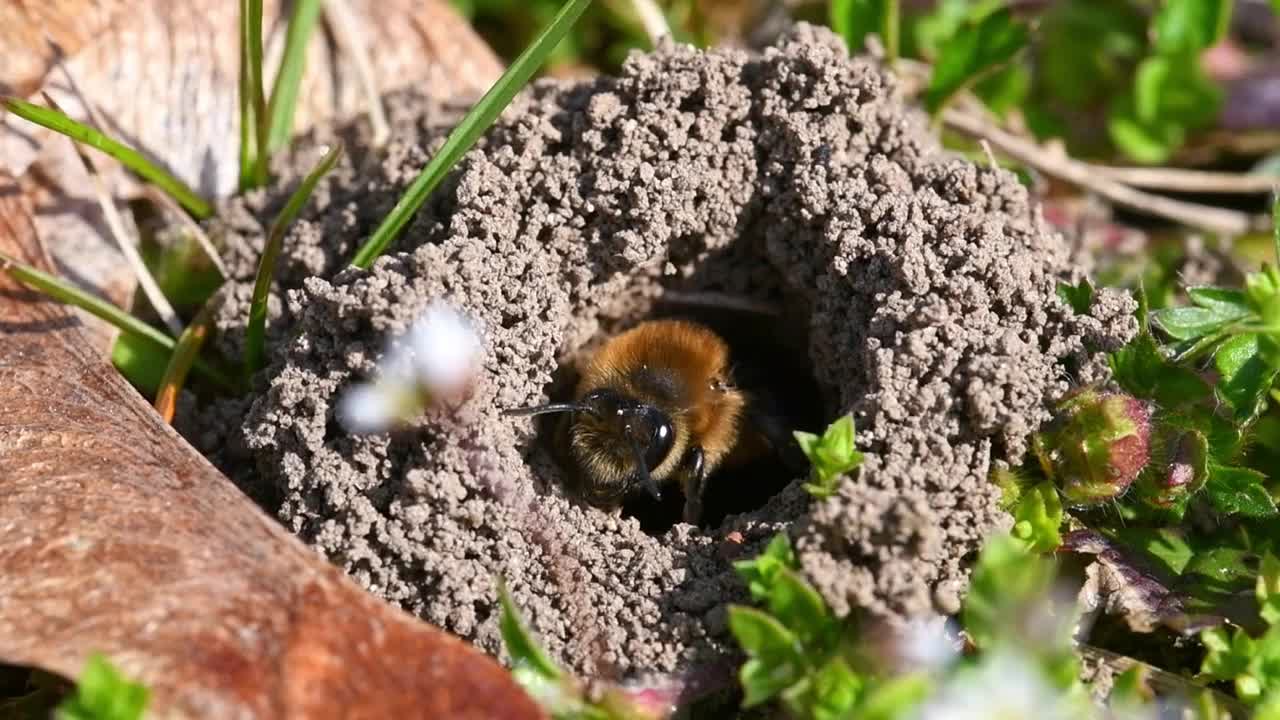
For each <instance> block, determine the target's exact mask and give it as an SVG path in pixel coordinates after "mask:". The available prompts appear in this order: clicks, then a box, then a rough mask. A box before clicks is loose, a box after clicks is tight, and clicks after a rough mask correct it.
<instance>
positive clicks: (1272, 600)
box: [1255, 553, 1280, 626]
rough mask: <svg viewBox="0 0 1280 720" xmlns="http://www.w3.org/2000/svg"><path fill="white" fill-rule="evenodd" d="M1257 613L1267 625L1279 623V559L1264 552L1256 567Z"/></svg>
mask: <svg viewBox="0 0 1280 720" xmlns="http://www.w3.org/2000/svg"><path fill="white" fill-rule="evenodd" d="M1255 592H1256V594H1257V597H1258V614H1259V615H1261V616H1262V619H1263V620H1265V621H1266V622H1267V624H1268V625H1272V626H1277V625H1280V560H1277V559H1276V556H1275V555H1272V554H1271V553H1266V554H1264V555H1263V556H1262V564H1261V566H1260V567H1259V568H1258V586H1257V589H1256V591H1255Z"/></svg>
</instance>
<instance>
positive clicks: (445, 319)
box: [407, 302, 482, 395]
mask: <svg viewBox="0 0 1280 720" xmlns="http://www.w3.org/2000/svg"><path fill="white" fill-rule="evenodd" d="M407 340H408V342H407V346H408V348H409V349H410V351H411V352H412V353H413V372H414V376H415V378H416V379H417V381H418V384H419V385H421V386H422V387H423V388H424V389H425V390H427V392H428V393H430V394H433V395H450V394H453V393H454V392H456V391H457V390H458V389H459V388H461V387H464V386H466V385H469V384H470V383H471V381H472V379H473V378H474V377H475V374H476V370H477V369H478V368H479V366H480V352H481V349H482V348H481V344H480V336H479V335H478V334H477V333H476V331H475V328H473V327H472V326H471V323H470V322H469V321H468V320H467V318H465V317H464V316H462V315H461V314H460V313H458V312H457V311H456V310H454V309H453V308H451V307H449V306H448V305H446V304H444V303H440V302H436V303H432V304H431V306H430V307H428V308H427V310H426V312H424V313H422V315H420V316H419V317H418V319H417V320H415V321H414V323H413V327H411V328H409V335H408V338H407Z"/></svg>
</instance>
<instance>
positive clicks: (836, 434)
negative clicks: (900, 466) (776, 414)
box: [794, 415, 862, 498]
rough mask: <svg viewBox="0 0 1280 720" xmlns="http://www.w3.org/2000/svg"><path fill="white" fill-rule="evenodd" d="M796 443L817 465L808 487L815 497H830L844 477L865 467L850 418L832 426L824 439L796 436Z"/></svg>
mask: <svg viewBox="0 0 1280 720" xmlns="http://www.w3.org/2000/svg"><path fill="white" fill-rule="evenodd" d="M794 434H795V438H796V442H797V443H799V444H800V449H801V450H802V451H803V452H804V454H805V455H806V456H807V457H808V458H809V462H810V463H812V465H813V470H812V472H811V478H812V479H811V480H810V481H809V482H808V483H807V484H806V485H805V486H804V489H805V490H808V491H809V493H810V494H811V495H813V496H814V497H819V498H825V497H830V496H831V495H833V494H834V493H835V491H836V488H837V487H838V486H839V484H840V477H841V476H842V475H844V474H845V473H849V472H852V471H854V470H856V469H857V468H858V466H859V465H861V464H862V453H860V452H858V446H857V439H856V437H855V435H854V427H853V417H851V416H849V415H846V416H844V417H842V418H840V419H839V420H836V421H835V422H833V423H831V425H829V426H828V427H827V429H826V431H825V432H823V434H822V435H821V436H819V435H814V434H813V433H807V432H799V431H797V432H795V433H794Z"/></svg>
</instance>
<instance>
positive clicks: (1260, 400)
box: [1213, 333, 1276, 426]
mask: <svg viewBox="0 0 1280 720" xmlns="http://www.w3.org/2000/svg"><path fill="white" fill-rule="evenodd" d="M1213 360H1214V364H1215V365H1216V366H1217V368H1218V373H1219V375H1220V378H1219V380H1218V385H1217V388H1216V390H1217V394H1218V397H1219V398H1221V399H1222V401H1223V402H1224V403H1226V404H1227V406H1228V407H1230V408H1232V409H1233V410H1234V411H1235V412H1234V417H1235V419H1236V422H1237V423H1239V424H1241V425H1244V426H1247V425H1249V424H1250V423H1252V422H1253V421H1254V420H1256V419H1257V418H1258V416H1260V415H1261V414H1262V412H1263V411H1264V410H1266V404H1267V391H1268V390H1270V389H1271V385H1272V383H1273V382H1274V381H1275V378H1276V370H1275V369H1274V368H1272V367H1270V366H1269V365H1268V363H1267V362H1266V360H1264V359H1263V358H1262V357H1261V356H1260V355H1259V353H1258V336H1257V335H1256V334H1253V333H1246V334H1243V335H1237V336H1235V337H1232V338H1229V339H1227V340H1226V341H1225V342H1223V343H1222V345H1221V346H1219V347H1218V351H1217V352H1216V353H1215V354H1214V356H1213Z"/></svg>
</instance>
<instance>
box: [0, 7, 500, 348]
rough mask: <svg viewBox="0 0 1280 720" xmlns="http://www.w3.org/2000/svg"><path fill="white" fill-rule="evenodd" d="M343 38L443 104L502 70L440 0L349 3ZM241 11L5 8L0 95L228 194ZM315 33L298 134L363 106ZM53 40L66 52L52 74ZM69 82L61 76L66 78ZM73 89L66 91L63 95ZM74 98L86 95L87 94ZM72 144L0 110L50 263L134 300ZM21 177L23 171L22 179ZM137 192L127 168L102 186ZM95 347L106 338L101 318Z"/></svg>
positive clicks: (269, 32) (8, 155)
mask: <svg viewBox="0 0 1280 720" xmlns="http://www.w3.org/2000/svg"><path fill="white" fill-rule="evenodd" d="M344 4H345V5H347V6H349V7H350V9H351V15H352V22H351V23H350V25H352V26H353V27H351V28H350V30H351V33H352V34H353V35H354V36H355V37H357V38H362V39H363V44H364V45H365V46H366V48H367V49H368V51H369V52H368V55H369V60H370V62H371V65H372V75H373V77H374V80H375V82H376V84H377V85H378V87H379V88H381V89H382V90H384V91H385V90H391V89H395V88H400V87H406V86H414V87H417V88H419V89H420V90H421V91H422V92H423V93H425V94H426V95H428V96H431V97H434V98H437V99H440V100H454V99H457V100H467V99H470V98H472V97H475V96H478V95H479V94H480V93H482V92H483V91H485V90H486V89H488V87H489V85H490V84H492V82H493V81H494V80H496V79H497V77H498V75H499V74H500V73H501V71H502V67H501V64H500V63H499V62H498V60H497V58H496V57H495V56H494V55H493V53H492V51H490V50H489V48H488V46H486V45H485V44H484V42H483V41H481V40H480V39H479V38H478V37H477V36H476V35H475V33H473V32H472V31H471V28H470V26H468V25H467V23H466V22H465V21H464V20H463V19H462V18H461V17H460V16H458V14H457V13H456V12H455V11H454V10H453V9H452V8H450V7H449V6H448V3H447V1H446V0H345V3H344ZM264 5H265V6H266V8H265V17H267V18H269V19H273V20H274V21H269V22H267V23H265V26H264V33H266V37H265V41H264V42H265V44H266V45H267V54H268V58H267V59H268V62H267V63H266V69H267V71H268V72H267V78H268V82H271V80H272V78H273V76H274V69H275V68H276V67H278V64H279V59H278V58H279V55H280V52H281V51H282V49H283V39H284V29H285V25H286V20H287V18H284V17H281V16H280V3H279V2H278V1H272V0H267V1H266V2H265V3H264ZM238 13H239V10H238V3H236V2H232V1H230V0H193V1H191V2H172V1H171V0H134V1H132V2H125V1H123V0H61V1H60V2H56V3H48V2H19V3H16V4H15V3H2V2H0V92H16V93H18V94H21V95H32V94H35V93H36V92H37V91H38V90H39V91H47V92H48V93H49V94H50V96H51V97H53V98H54V100H55V101H57V102H58V104H59V105H60V106H61V107H62V108H63V109H64V110H66V111H67V112H68V113H70V114H71V115H73V116H74V117H76V118H78V119H80V120H86V119H87V113H86V112H85V109H84V102H87V103H89V104H90V105H92V106H93V108H94V109H95V110H96V111H97V113H98V115H100V116H101V117H102V118H103V124H104V125H106V127H105V128H104V130H106V131H108V132H109V134H111V135H113V136H114V137H117V138H119V139H122V140H124V141H127V142H129V143H130V144H132V145H134V146H135V147H137V148H139V149H141V150H143V151H144V152H145V153H146V154H147V155H149V156H150V157H151V158H152V159H153V160H156V161H158V162H160V163H161V164H163V165H164V166H166V167H168V168H169V169H170V170H171V171H173V172H174V173H175V174H177V175H178V176H179V177H181V178H182V179H183V180H185V181H186V182H187V183H188V184H190V185H191V186H192V187H194V188H196V189H197V190H198V191H199V192H200V193H201V194H203V195H204V196H206V197H209V198H218V197H225V196H227V195H230V194H231V193H232V192H234V190H235V185H236V179H237V175H238V163H239V130H238V127H239V103H238V100H237V75H238V71H239V59H238V53H239V34H238V27H239V23H238V17H239V15H238ZM334 37H335V35H334V33H332V32H326V31H325V27H324V25H323V24H322V25H321V26H320V27H318V28H317V32H316V33H314V35H313V36H312V39H311V44H310V46H309V47H308V56H307V67H306V72H305V74H304V76H303V84H302V88H301V90H300V93H299V98H300V103H299V106H298V109H297V114H296V116H295V127H296V128H297V129H298V130H299V131H301V130H304V129H306V128H307V127H310V126H311V125H313V124H314V123H316V122H318V121H322V120H328V119H331V118H346V117H352V116H355V115H359V114H361V113H363V112H364V111H365V110H366V108H367V100H366V94H365V93H364V92H363V90H362V86H361V84H360V82H359V80H358V78H357V73H356V69H355V63H354V62H353V60H352V57H351V55H350V53H348V52H344V51H342V50H340V49H339V47H338V43H337V42H336V41H335V40H334ZM53 43H56V45H57V48H58V49H60V50H61V51H62V53H63V54H64V56H65V59H64V61H63V62H62V65H63V66H64V67H65V72H64V71H63V69H60V68H58V67H57V62H56V52H55V47H54V45H53ZM68 76H69V78H68ZM71 81H74V85H75V90H78V91H79V93H77V92H75V90H73V88H72V87H71ZM81 96H83V101H84V102H82V98H81ZM69 142H70V141H68V140H66V139H64V138H61V137H60V136H57V135H55V134H54V133H52V132H50V131H46V130H44V129H42V128H38V127H36V126H34V125H31V124H29V123H27V122H26V121H23V120H20V119H18V118H12V117H4V116H0V169H6V170H8V171H9V172H10V173H12V174H13V175H16V176H19V177H23V183H24V185H25V186H26V187H27V188H28V189H32V190H38V192H36V193H34V194H33V197H34V198H36V202H37V205H36V210H37V215H36V224H37V229H38V232H39V235H40V238H41V239H42V240H43V242H44V243H45V245H46V246H47V247H48V248H49V250H50V252H51V253H52V255H53V257H54V260H55V264H56V265H57V266H59V267H60V269H62V270H63V271H64V272H65V273H66V274H68V275H69V276H71V277H72V278H74V279H75V280H76V281H77V282H78V283H79V284H81V285H82V286H84V287H86V288H89V289H91V290H93V291H95V292H97V293H98V294H100V295H102V296H104V297H106V298H108V299H110V300H112V301H113V302H117V303H121V304H123V303H124V302H127V301H128V300H129V299H130V298H131V297H132V290H133V285H134V283H133V277H132V275H131V274H130V271H129V269H128V266H127V265H126V264H125V263H124V262H123V259H122V257H121V256H120V254H119V251H118V250H117V249H116V247H115V244H114V243H113V242H112V241H111V238H110V236H109V235H108V234H107V230H106V228H105V225H104V224H103V223H102V221H101V216H100V213H99V212H98V209H97V204H96V202H95V201H94V199H93V194H92V192H91V190H90V189H89V187H88V184H87V183H86V182H85V181H84V178H83V174H84V173H83V170H82V169H79V163H78V162H68V158H70V160H72V161H74V160H75V158H74V156H73V155H70V154H69V153H71V148H70V146H69ZM24 176H25V177H24ZM110 180H111V181H112V185H113V186H114V187H115V188H116V194H117V195H118V196H120V197H126V196H131V195H133V190H134V188H133V186H132V181H130V180H128V178H127V176H125V175H124V174H123V173H118V172H117V173H113V174H112V177H111V178H110ZM87 325H88V326H89V327H90V328H93V329H94V335H95V342H96V344H97V345H98V347H100V348H103V349H104V350H105V349H106V348H107V347H109V344H110V342H111V340H112V339H113V337H114V334H113V333H111V332H110V331H109V330H108V329H106V328H105V326H102V325H99V324H97V323H96V321H92V320H90V321H88V322H87Z"/></svg>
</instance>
